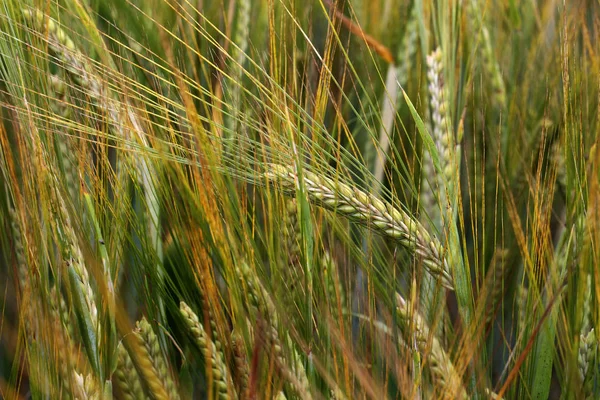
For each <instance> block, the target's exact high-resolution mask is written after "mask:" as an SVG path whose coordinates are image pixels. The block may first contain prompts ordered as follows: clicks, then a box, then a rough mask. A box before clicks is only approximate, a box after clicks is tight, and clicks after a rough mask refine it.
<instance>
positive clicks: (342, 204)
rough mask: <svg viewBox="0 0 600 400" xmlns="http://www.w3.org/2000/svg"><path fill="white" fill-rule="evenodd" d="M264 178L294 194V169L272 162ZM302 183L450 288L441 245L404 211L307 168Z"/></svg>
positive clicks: (328, 205) (326, 204)
mask: <svg viewBox="0 0 600 400" xmlns="http://www.w3.org/2000/svg"><path fill="white" fill-rule="evenodd" d="M266 177H267V179H268V181H270V182H273V183H274V182H278V183H279V184H280V185H281V187H282V188H283V190H284V191H285V192H286V193H288V194H295V193H296V182H297V175H296V173H295V171H294V169H293V168H291V167H285V166H283V165H277V164H271V165H269V166H268V170H267V172H266ZM304 183H305V185H306V191H307V193H308V197H309V200H310V201H312V202H313V203H315V204H317V205H319V206H321V207H324V208H326V209H328V210H331V211H334V212H337V213H340V214H342V215H345V216H346V217H348V218H350V219H352V220H354V221H356V222H359V223H361V224H362V225H365V226H367V227H368V228H371V229H373V230H375V231H377V232H380V233H382V234H384V235H386V236H388V237H390V238H392V239H394V240H396V241H397V242H398V243H399V244H400V245H402V246H403V247H405V248H407V249H409V250H411V251H413V252H414V253H415V254H417V255H418V256H419V257H421V259H422V261H423V266H424V268H425V270H426V271H427V272H429V273H430V274H431V275H432V276H434V277H436V278H439V279H440V281H441V284H442V285H443V286H444V287H446V288H448V289H451V290H452V289H453V282H452V276H451V275H450V269H449V266H448V262H447V260H446V259H445V257H444V248H443V247H442V245H441V244H440V243H439V242H438V240H437V239H436V238H433V237H431V236H430V235H429V233H428V232H427V230H425V228H424V227H423V226H422V225H421V224H420V223H419V222H418V221H416V220H415V219H414V218H412V217H411V216H410V215H408V214H407V213H406V212H404V211H402V210H399V209H397V208H395V207H394V206H392V205H391V204H389V203H386V202H384V201H382V200H380V199H378V198H377V197H375V196H373V195H372V194H370V193H366V192H363V191H362V190H360V189H358V188H355V187H352V186H349V185H346V184H345V183H342V182H340V181H334V180H332V179H329V178H327V177H324V176H319V175H317V174H315V173H313V172H310V171H304Z"/></svg>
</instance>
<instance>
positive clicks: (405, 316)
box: [396, 294, 467, 399]
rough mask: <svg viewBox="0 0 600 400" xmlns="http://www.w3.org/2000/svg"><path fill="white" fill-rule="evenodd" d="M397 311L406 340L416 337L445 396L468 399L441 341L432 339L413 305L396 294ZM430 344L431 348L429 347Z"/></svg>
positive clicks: (433, 337) (420, 349)
mask: <svg viewBox="0 0 600 400" xmlns="http://www.w3.org/2000/svg"><path fill="white" fill-rule="evenodd" d="M396 311H397V313H398V317H399V320H400V324H401V326H402V328H403V329H404V332H405V334H406V335H407V337H406V338H405V340H406V341H407V342H410V341H409V340H408V335H411V334H412V335H414V337H415V339H416V342H417V346H418V348H419V351H420V352H421V353H424V354H427V357H428V360H429V365H430V370H431V374H432V375H433V377H434V379H435V380H436V382H437V383H439V386H440V388H442V389H441V390H442V393H444V396H445V397H446V398H451V399H466V398H467V393H466V391H465V388H464V386H463V383H462V381H461V379H460V376H459V375H458V373H457V371H456V369H455V368H454V364H452V361H451V360H450V357H448V354H447V353H446V351H445V350H444V349H443V347H442V345H441V343H440V341H439V340H438V339H437V338H436V337H435V336H432V337H431V338H430V331H429V327H428V326H427V324H426V322H425V320H424V319H423V318H422V317H421V316H420V315H419V314H418V313H417V312H415V311H414V310H412V309H411V305H410V304H409V303H408V302H407V301H406V300H405V299H404V298H402V296H400V295H399V294H396ZM429 343H430V345H431V347H429V346H428V344H429Z"/></svg>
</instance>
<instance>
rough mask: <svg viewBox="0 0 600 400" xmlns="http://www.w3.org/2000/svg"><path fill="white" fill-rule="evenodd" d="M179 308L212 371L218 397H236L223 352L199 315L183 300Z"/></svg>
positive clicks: (224, 399)
mask: <svg viewBox="0 0 600 400" xmlns="http://www.w3.org/2000/svg"><path fill="white" fill-rule="evenodd" d="M179 310H180V312H181V316H182V317H183V319H184V321H185V323H186V325H187V328H188V329H189V332H190V334H191V336H192V338H193V339H194V343H195V344H196V346H198V348H199V349H200V351H201V352H202V355H203V356H204V360H205V362H206V364H207V367H208V368H209V369H210V371H211V374H212V376H211V377H212V379H213V384H214V386H215V388H216V390H217V393H218V398H219V399H223V400H226V399H232V398H236V397H237V396H236V393H235V389H234V386H233V382H232V380H231V377H230V375H229V372H228V370H227V366H226V364H225V362H224V360H223V357H222V354H221V353H220V352H219V351H218V350H217V347H216V346H215V344H214V343H213V341H212V340H210V338H209V337H208V334H207V333H206V331H205V330H204V327H203V326H202V324H201V323H200V320H199V319H198V316H197V315H196V313H194V312H193V311H192V309H191V308H190V307H189V306H188V305H187V304H185V303H184V302H183V301H182V302H181V303H180V306H179Z"/></svg>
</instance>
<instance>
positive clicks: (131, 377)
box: [114, 343, 147, 400]
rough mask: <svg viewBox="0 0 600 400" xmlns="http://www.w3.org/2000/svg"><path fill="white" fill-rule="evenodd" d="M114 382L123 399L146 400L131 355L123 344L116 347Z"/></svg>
mask: <svg viewBox="0 0 600 400" xmlns="http://www.w3.org/2000/svg"><path fill="white" fill-rule="evenodd" d="M114 377H115V383H116V384H117V386H118V387H119V389H120V390H121V393H122V394H123V398H124V399H125V400H146V399H147V397H146V395H145V394H144V389H143V387H142V380H141V379H140V376H139V375H138V372H137V371H136V369H135V366H134V365H133V361H132V360H131V356H129V353H128V352H127V349H125V347H124V346H123V344H121V343H119V346H118V347H117V369H116V370H115V373H114Z"/></svg>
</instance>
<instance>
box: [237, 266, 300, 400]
mask: <svg viewBox="0 0 600 400" xmlns="http://www.w3.org/2000/svg"><path fill="white" fill-rule="evenodd" d="M237 272H238V275H239V276H240V277H242V279H243V284H244V285H245V286H246V287H247V288H248V290H247V295H248V297H249V299H250V306H251V307H252V308H253V309H254V311H255V312H256V313H257V314H259V318H258V322H259V324H260V326H261V328H262V329H261V332H262V333H263V334H264V337H265V339H266V341H267V342H268V344H269V345H270V347H271V349H272V351H273V355H274V357H275V360H276V362H277V364H278V366H279V368H280V369H281V371H282V372H283V374H284V375H285V378H286V379H287V380H288V381H289V382H290V383H291V384H292V386H293V387H294V389H295V390H296V391H297V392H298V394H300V396H301V397H302V398H305V399H308V398H311V395H310V386H309V383H308V377H307V376H306V370H305V369H304V365H303V364H302V362H301V358H300V355H299V354H298V352H297V351H296V349H295V347H294V345H293V341H292V339H291V337H290V335H289V334H286V335H285V337H284V340H285V344H286V345H288V346H289V348H290V349H291V351H292V358H293V359H294V360H292V363H290V362H289V360H288V359H287V358H286V356H285V354H284V351H283V346H282V342H281V340H280V339H279V333H278V329H279V317H278V315H277V310H276V308H275V305H274V304H273V301H272V300H271V297H270V296H269V293H268V292H267V291H266V289H265V288H264V287H263V285H262V284H261V282H260V280H259V279H258V277H257V276H256V274H255V272H254V271H253V270H252V269H250V267H249V266H248V265H247V264H246V263H243V264H242V267H241V268H237ZM261 316H262V317H261Z"/></svg>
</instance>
